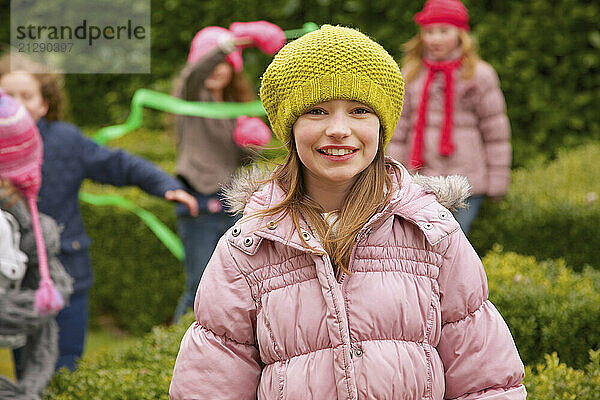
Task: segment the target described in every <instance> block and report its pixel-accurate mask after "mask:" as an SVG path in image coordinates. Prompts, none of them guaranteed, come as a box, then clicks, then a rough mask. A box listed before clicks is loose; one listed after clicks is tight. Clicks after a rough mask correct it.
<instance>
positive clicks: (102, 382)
mask: <svg viewBox="0 0 600 400" xmlns="http://www.w3.org/2000/svg"><path fill="white" fill-rule="evenodd" d="M192 320H193V316H192V314H191V313H189V314H187V315H186V317H184V318H183V319H182V321H180V323H179V324H178V325H174V326H172V327H170V328H155V329H153V330H152V332H151V333H149V334H148V335H146V336H145V337H144V338H142V339H139V340H138V341H137V342H135V343H134V344H132V345H130V346H129V347H128V348H126V349H124V350H120V351H107V352H106V353H104V354H101V355H99V356H97V357H95V358H94V359H93V360H85V359H84V360H83V361H82V362H81V363H80V365H79V368H78V369H77V371H75V372H73V373H72V372H68V371H66V370H63V371H62V372H61V373H59V374H57V375H55V377H54V378H53V379H52V382H51V383H50V386H49V387H48V389H47V390H46V392H45V394H44V396H43V397H42V398H43V399H47V400H50V399H52V400H79V399H90V400H95V399H98V400H129V399H131V400H146V399H148V400H150V399H152V400H154V399H164V400H167V399H168V390H169V384H170V381H171V375H172V372H173V367H174V365H175V358H176V356H177V352H178V351H179V343H180V341H181V338H182V336H183V334H184V333H185V331H186V329H187V327H188V326H189V325H190V323H191V322H192ZM589 354H590V359H591V361H590V362H589V363H588V364H587V365H586V366H585V368H584V369H583V370H574V369H572V368H571V367H568V366H567V365H566V364H564V363H560V361H559V358H558V356H557V355H556V353H553V354H552V355H546V356H545V361H544V362H543V363H541V364H538V365H537V366H534V367H526V372H525V381H524V384H525V386H526V387H527V392H528V396H527V398H528V399H530V400H548V399H552V400H574V399H577V400H598V399H600V396H599V392H598V387H600V351H595V352H594V351H590V353H589Z"/></svg>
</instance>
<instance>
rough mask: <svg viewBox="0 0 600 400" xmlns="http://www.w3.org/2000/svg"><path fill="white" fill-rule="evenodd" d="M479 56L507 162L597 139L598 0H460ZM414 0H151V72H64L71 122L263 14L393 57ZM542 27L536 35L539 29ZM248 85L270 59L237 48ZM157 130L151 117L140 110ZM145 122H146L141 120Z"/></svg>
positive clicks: (114, 111)
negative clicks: (507, 124)
mask: <svg viewBox="0 0 600 400" xmlns="http://www.w3.org/2000/svg"><path fill="white" fill-rule="evenodd" d="M464 2H465V4H466V5H467V7H468V8H469V13H470V16H471V27H472V32H473V34H474V35H475V36H476V37H477V38H478V39H479V41H480V43H481V51H480V53H481V55H482V57H483V58H484V59H485V60H487V61H489V62H490V63H491V64H492V65H493V66H494V67H495V68H496V70H497V71H498V73H499V76H500V80H501V84H502V89H503V91H504V93H505V96H506V99H507V105H508V113H509V117H510V120H511V123H512V128H513V137H514V140H513V144H514V146H513V147H514V153H515V161H514V163H515V165H516V166H521V165H526V164H528V163H529V162H530V161H532V160H537V159H539V158H546V157H548V156H549V155H551V154H552V153H553V152H554V151H555V150H556V149H558V148H560V147H562V146H572V145H574V144H577V143H581V142H582V141H586V140H587V139H588V138H592V139H599V138H600V114H599V113H598V112H597V111H596V110H598V109H600V96H597V92H598V89H600V73H599V72H600V51H599V50H600V31H599V30H598V22H597V21H598V19H599V18H600V3H599V2H597V1H590V0H554V1H552V2H548V1H547V0H529V1H522V0H503V1H492V0H477V1H475V0H465V1H464ZM422 5H423V0H405V1H401V2H390V1H386V0H372V1H368V2H365V1H358V0H304V1H298V0H230V1H228V2H227V6H226V7H225V6H223V2H222V1H220V0H204V1H200V2H199V1H195V0H169V1H161V0H151V6H152V7H151V12H152V15H151V21H152V31H151V39H152V49H151V62H152V73H151V74H147V75H140V74H133V75H128V74H125V75H108V74H106V75H101V74H95V75H88V74H79V75H77V74H73V75H69V76H67V79H66V89H67V91H68V94H69V97H70V99H71V110H72V113H71V116H72V119H73V120H74V121H75V122H76V123H77V124H80V125H89V124H97V125H110V124H114V123H122V122H123V121H124V120H125V118H126V116H127V114H128V113H129V103H130V100H131V97H132V95H133V93H134V92H135V90H136V89H138V88H142V87H148V88H152V89H155V90H160V91H163V92H169V91H170V87H171V80H172V78H173V77H174V76H175V75H176V73H177V70H178V68H180V67H181V66H182V64H183V63H184V62H185V60H186V55H187V52H188V50H189V44H190V41H191V39H192V38H193V36H194V34H195V33H196V32H197V31H198V30H199V29H201V28H202V27H204V26H207V25H220V26H229V24H231V23H232V22H234V21H251V20H260V19H265V20H268V21H271V22H273V23H276V24H278V25H279V26H281V27H282V28H283V29H295V28H299V27H300V26H301V25H302V23H304V22H306V21H313V22H316V23H317V24H323V23H333V24H343V25H350V26H355V27H358V28H360V29H361V30H363V31H364V32H366V33H368V34H369V35H371V36H372V37H373V38H375V39H376V40H378V41H379V42H381V44H382V45H383V46H384V47H385V48H386V49H388V50H389V51H390V52H391V53H392V55H393V56H394V57H395V58H396V59H397V60H400V56H401V50H400V48H401V47H400V46H401V44H402V43H403V42H405V41H406V40H407V39H408V38H410V37H411V36H412V35H413V34H414V33H415V32H416V26H415V24H414V22H413V20H412V18H413V16H414V14H415V12H417V11H418V10H419V9H420V8H421V7H422ZM0 8H1V9H2V11H6V12H0V15H1V16H2V17H0V21H4V22H6V23H3V24H0V26H2V27H5V28H3V29H0V42H5V43H8V42H9V30H8V27H9V26H10V25H9V23H8V16H9V12H8V2H4V4H3V5H0ZM540 32H543V34H540ZM244 57H245V67H246V68H245V69H246V71H247V72H248V74H249V76H250V77H251V78H252V79H253V80H254V82H255V83H258V77H259V76H260V74H261V73H262V71H263V70H264V68H265V66H266V65H267V63H268V62H269V60H270V57H267V56H265V55H263V54H261V53H259V52H258V51H256V50H255V49H248V50H246V51H245V52H244ZM147 116H148V117H149V118H150V121H149V123H151V124H153V126H159V125H160V122H161V117H160V113H156V112H148V113H147ZM147 126H148V125H147Z"/></svg>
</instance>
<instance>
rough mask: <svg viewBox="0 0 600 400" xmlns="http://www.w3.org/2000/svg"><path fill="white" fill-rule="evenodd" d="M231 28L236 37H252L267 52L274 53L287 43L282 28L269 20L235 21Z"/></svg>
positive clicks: (258, 46) (257, 45) (260, 48)
mask: <svg viewBox="0 0 600 400" xmlns="http://www.w3.org/2000/svg"><path fill="white" fill-rule="evenodd" d="M229 30H230V31H231V32H233V34H234V35H235V37H238V38H241V37H244V38H249V39H251V40H252V41H253V42H254V45H255V46H256V47H257V48H258V49H259V50H260V51H262V52H263V53H265V54H269V55H273V54H275V53H277V52H278V51H279V50H280V49H281V48H282V47H283V45H284V44H285V34H284V33H283V31H282V30H281V28H280V27H278V26H277V25H275V24H272V23H270V22H267V21H253V22H234V23H233V24H231V25H230V26H229Z"/></svg>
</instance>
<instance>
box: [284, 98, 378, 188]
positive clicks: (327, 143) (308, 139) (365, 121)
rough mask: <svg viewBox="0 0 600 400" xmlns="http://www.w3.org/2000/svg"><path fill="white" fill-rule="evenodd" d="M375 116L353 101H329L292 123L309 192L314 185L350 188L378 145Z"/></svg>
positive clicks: (373, 157)
mask: <svg viewBox="0 0 600 400" xmlns="http://www.w3.org/2000/svg"><path fill="white" fill-rule="evenodd" d="M379 126H380V124H379V118H378V117H377V115H376V114H375V112H374V111H373V110H372V109H371V108H370V107H368V106H366V105H364V104H363V103H359V102H357V101H349V100H331V101H326V102H323V103H319V104H317V105H315V106H313V107H311V108H309V109H308V110H307V111H306V112H305V113H304V114H303V115H301V116H300V117H299V118H298V119H297V120H296V122H295V123H294V126H293V133H294V141H295V144H296V150H297V152H298V156H299V157H300V160H301V161H302V164H303V167H304V173H305V183H306V186H307V190H308V192H309V193H310V192H311V187H315V186H314V185H319V186H321V187H323V185H327V186H328V187H340V186H341V185H343V186H347V187H350V186H351V184H352V183H354V181H355V179H356V178H357V176H358V174H359V173H360V172H362V171H363V170H364V169H365V168H367V167H368V166H369V164H371V162H372V161H373V160H374V159H375V156H376V154H377V149H378V145H379Z"/></svg>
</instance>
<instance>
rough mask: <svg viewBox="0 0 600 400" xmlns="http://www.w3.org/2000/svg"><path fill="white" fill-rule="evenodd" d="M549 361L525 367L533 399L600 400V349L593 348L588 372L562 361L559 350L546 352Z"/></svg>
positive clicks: (526, 382) (528, 394)
mask: <svg viewBox="0 0 600 400" xmlns="http://www.w3.org/2000/svg"><path fill="white" fill-rule="evenodd" d="M544 358H545V361H546V363H545V364H539V365H537V366H536V367H535V368H531V367H527V368H526V370H525V382H524V383H525V387H526V388H527V398H528V399H529V400H547V399H552V400H598V399H600V390H598V389H599V388H600V351H590V362H589V363H588V364H587V365H586V367H585V370H584V371H578V370H574V369H572V368H570V367H568V366H567V365H565V364H562V363H560V361H559V359H558V356H557V355H556V353H552V354H551V355H549V354H546V356H545V357H544Z"/></svg>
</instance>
